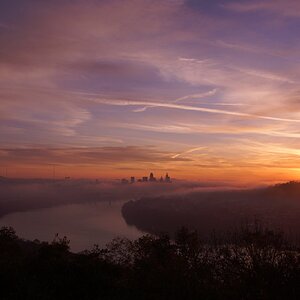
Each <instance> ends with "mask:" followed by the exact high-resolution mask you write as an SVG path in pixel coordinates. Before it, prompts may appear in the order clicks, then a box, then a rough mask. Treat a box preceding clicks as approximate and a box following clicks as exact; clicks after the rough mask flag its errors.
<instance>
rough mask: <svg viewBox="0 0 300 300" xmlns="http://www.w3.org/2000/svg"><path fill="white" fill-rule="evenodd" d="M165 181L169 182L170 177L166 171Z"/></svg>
mask: <svg viewBox="0 0 300 300" xmlns="http://www.w3.org/2000/svg"><path fill="white" fill-rule="evenodd" d="M165 182H171V177H170V176H169V174H168V173H166V177H165Z"/></svg>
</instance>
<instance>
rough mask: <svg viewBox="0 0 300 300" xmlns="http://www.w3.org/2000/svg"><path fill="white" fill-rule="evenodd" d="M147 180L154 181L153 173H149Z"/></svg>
mask: <svg viewBox="0 0 300 300" xmlns="http://www.w3.org/2000/svg"><path fill="white" fill-rule="evenodd" d="M149 181H152V182H153V181H156V178H155V177H154V175H153V173H152V172H151V173H150V177H149Z"/></svg>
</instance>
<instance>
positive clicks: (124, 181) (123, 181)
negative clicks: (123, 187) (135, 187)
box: [121, 178, 129, 184]
mask: <svg viewBox="0 0 300 300" xmlns="http://www.w3.org/2000/svg"><path fill="white" fill-rule="evenodd" d="M121 182H122V183H123V184H127V183H129V181H128V180H127V179H126V178H123V179H122V180H121Z"/></svg>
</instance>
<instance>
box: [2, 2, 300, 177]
mask: <svg viewBox="0 0 300 300" xmlns="http://www.w3.org/2000/svg"><path fill="white" fill-rule="evenodd" d="M299 26H300V2H299V1H298V0H272V1H271V0H265V1H257V0H251V1H250V0H249V1H248V0H245V1H237V0H232V1H231V0H226V1H224V0H223V1H221V0H210V1H204V0H198V1H196V0H109V1H108V0H74V1H70V0H59V1H58V0H51V1H46V0H27V1H23V0H2V1H1V2H0V168H1V169H0V175H3V176H5V175H7V176H9V177H51V176H52V172H53V165H55V170H56V176H57V177H64V176H71V177H75V178H82V177H86V178H121V177H129V176H132V175H134V176H137V177H138V176H142V175H144V174H148V173H150V171H153V172H155V175H157V176H160V175H164V174H165V173H166V172H169V174H170V175H171V176H172V177H176V178H180V179H187V180H200V181H228V182H240V183H248V182H257V183H260V182H273V181H274V182H275V181H284V180H291V179H298V178H299V176H300V148H299V146H300V130H299V128H300V90H299V80H300V68H299V64H300V36H299Z"/></svg>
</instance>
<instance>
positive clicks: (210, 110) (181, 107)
mask: <svg viewBox="0 0 300 300" xmlns="http://www.w3.org/2000/svg"><path fill="white" fill-rule="evenodd" d="M89 100H90V101H93V102H95V103H99V104H105V105H113V106H156V107H162V108H171V109H179V110H186V111H199V112H206V113H212V114H222V115H230V116H237V117H245V118H256V119H263V120H270V121H280V122H290V123H300V120H297V119H287V118H279V117H270V116H264V115H256V114H249V113H244V112H236V111H229V110H222V109H215V108H206V107H198V106H189V105H181V104H175V103H162V102H147V101H135V100H108V99H89Z"/></svg>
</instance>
